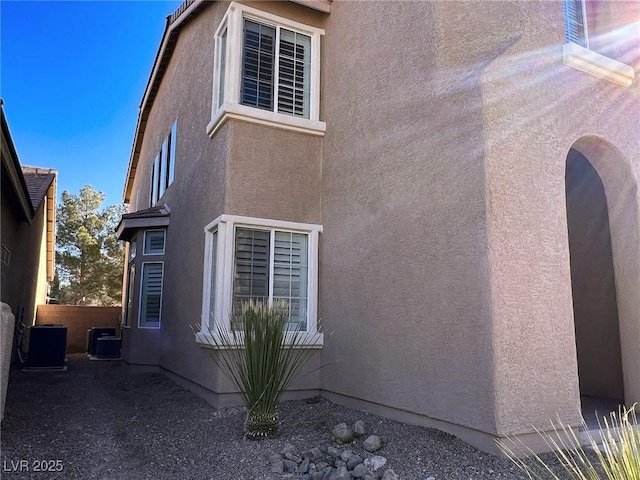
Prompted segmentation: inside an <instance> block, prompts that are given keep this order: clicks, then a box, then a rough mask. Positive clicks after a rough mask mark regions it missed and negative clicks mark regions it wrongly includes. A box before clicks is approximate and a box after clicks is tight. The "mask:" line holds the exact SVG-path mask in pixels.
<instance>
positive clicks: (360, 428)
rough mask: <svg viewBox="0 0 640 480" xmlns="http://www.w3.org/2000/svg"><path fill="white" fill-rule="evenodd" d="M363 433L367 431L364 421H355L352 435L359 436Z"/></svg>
mask: <svg viewBox="0 0 640 480" xmlns="http://www.w3.org/2000/svg"><path fill="white" fill-rule="evenodd" d="M365 433H367V431H366V426H365V423H364V422H363V421H362V420H358V421H356V423H354V424H353V436H354V437H361V436H363V435H364V434H365Z"/></svg>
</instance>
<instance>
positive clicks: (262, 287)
mask: <svg viewBox="0 0 640 480" xmlns="http://www.w3.org/2000/svg"><path fill="white" fill-rule="evenodd" d="M270 237H271V232H269V231H268V230H251V229H247V228H237V229H236V241H235V266H234V280H233V312H234V316H236V315H240V314H241V313H242V303H243V302H246V301H248V300H250V299H259V300H268V299H269V250H270Z"/></svg>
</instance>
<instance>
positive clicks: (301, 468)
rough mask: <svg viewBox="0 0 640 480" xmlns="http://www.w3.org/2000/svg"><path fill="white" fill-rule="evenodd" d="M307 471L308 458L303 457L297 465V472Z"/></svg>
mask: <svg viewBox="0 0 640 480" xmlns="http://www.w3.org/2000/svg"><path fill="white" fill-rule="evenodd" d="M308 471H309V459H308V458H305V459H304V460H302V462H301V463H300V465H298V473H307V472H308Z"/></svg>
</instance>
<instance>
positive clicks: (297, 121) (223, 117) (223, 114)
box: [207, 103, 327, 138]
mask: <svg viewBox="0 0 640 480" xmlns="http://www.w3.org/2000/svg"><path fill="white" fill-rule="evenodd" d="M230 118H233V119H236V120H242V121H245V122H250V123H257V124H260V125H268V126H271V127H275V128H281V129H283V130H290V131H293V132H300V133H306V134H309V135H316V136H324V132H325V131H326V129H327V126H326V124H325V123H324V122H321V121H319V120H310V119H308V118H300V117H294V116H291V115H284V114H282V113H275V112H270V111H267V110H260V109H259V108H252V107H248V106H246V105H239V104H237V103H225V104H224V105H222V107H220V108H219V109H218V111H217V112H216V113H215V115H214V116H213V118H212V119H211V122H210V123H209V125H207V135H209V137H211V138H213V136H214V135H215V134H216V132H217V131H218V130H219V129H220V127H222V125H224V123H225V122H226V121H227V120H228V119H230Z"/></svg>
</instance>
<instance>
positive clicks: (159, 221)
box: [116, 204, 171, 242]
mask: <svg viewBox="0 0 640 480" xmlns="http://www.w3.org/2000/svg"><path fill="white" fill-rule="evenodd" d="M170 212H171V209H170V208H169V206H168V205H164V204H163V205H156V206H155V207H151V208H146V209H144V210H138V211H137V212H132V213H125V214H124V215H122V218H121V219H120V223H118V226H117V227H116V233H117V234H118V240H124V241H125V242H128V241H130V240H131V239H132V238H133V237H134V236H135V234H136V232H137V231H138V230H140V229H143V228H157V227H168V226H169V215H170Z"/></svg>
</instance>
